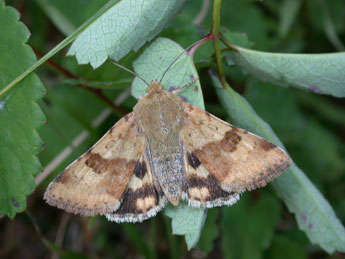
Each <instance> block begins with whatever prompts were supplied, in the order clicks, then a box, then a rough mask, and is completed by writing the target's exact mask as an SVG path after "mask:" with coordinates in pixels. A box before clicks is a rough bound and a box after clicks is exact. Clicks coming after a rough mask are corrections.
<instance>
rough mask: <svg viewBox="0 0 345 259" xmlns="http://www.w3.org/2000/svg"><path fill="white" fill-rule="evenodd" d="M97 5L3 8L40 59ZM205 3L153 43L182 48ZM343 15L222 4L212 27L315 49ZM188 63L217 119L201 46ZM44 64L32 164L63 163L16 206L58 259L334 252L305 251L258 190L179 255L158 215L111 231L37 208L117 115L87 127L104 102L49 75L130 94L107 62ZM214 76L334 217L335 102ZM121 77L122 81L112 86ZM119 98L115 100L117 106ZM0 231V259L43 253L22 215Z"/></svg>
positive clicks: (342, 6) (205, 25)
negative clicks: (261, 124)
mask: <svg viewBox="0 0 345 259" xmlns="http://www.w3.org/2000/svg"><path fill="white" fill-rule="evenodd" d="M96 2H97V3H96ZM105 2H106V1H105V0H103V1H91V0H83V1H81V0H78V1H67V0H59V1H57V0H35V1H24V0H12V1H6V4H7V5H11V6H14V7H15V8H17V9H18V10H19V11H20V12H21V14H22V21H23V22H24V23H25V24H26V25H27V27H28V28H29V29H30V31H31V33H32V36H31V37H30V40H29V44H30V45H31V47H32V48H33V49H34V50H36V51H38V52H41V53H46V52H47V51H48V50H49V49H50V48H51V46H55V45H56V44H57V43H58V42H60V41H61V40H62V39H64V37H65V36H66V34H68V33H71V28H77V27H78V26H79V25H80V24H81V23H82V22H83V21H85V20H86V19H87V18H89V17H90V16H91V15H92V14H93V13H95V12H96V11H97V10H98V9H99V8H100V7H101V6H102V5H103V4H104V3H105ZM205 2H208V1H189V2H188V3H187V5H186V6H185V8H184V9H183V10H182V12H181V13H180V15H179V16H177V17H176V19H175V20H174V21H173V23H172V24H171V25H170V26H169V27H168V28H166V29H165V30H163V31H162V33H161V34H160V36H165V37H169V38H172V39H173V40H174V41H176V42H178V43H179V44H181V45H182V46H184V47H187V46H189V45H190V44H191V43H193V42H195V41H197V40H198V39H200V38H201V37H203V36H204V35H205V33H207V32H209V30H210V28H211V22H212V21H211V18H212V7H211V1H210V3H209V7H208V9H207V10H206V12H205V16H204V17H203V19H202V21H201V22H199V23H198V24H194V23H193V21H194V22H196V20H195V19H196V17H198V14H200V12H202V11H201V10H202V5H203V3H205ZM51 10H53V12H52V11H51ZM56 15H57V16H56ZM59 19H61V22H60V20H59ZM344 20H345V2H344V1H343V0H331V1H325V0H304V1H302V0H293V1H291V0H265V1H255V0H241V1H239V0H224V1H223V4H222V17H221V24H222V26H224V27H226V28H227V29H229V30H231V31H236V32H239V33H244V34H246V35H247V36H248V38H249V40H250V41H251V42H253V43H254V46H253V48H254V49H257V50H264V51H272V52H282V53H291V52H294V53H326V52H336V51H341V50H343V45H342V44H341V42H342V41H343V42H344V40H345V24H344ZM62 21H63V22H62ZM140 52H141V50H139V53H140ZM139 53H134V52H131V53H130V54H129V55H127V56H126V57H125V58H124V59H122V60H121V62H120V63H121V64H122V65H124V66H126V67H127V68H131V64H132V62H133V61H134V59H135V58H136V57H137V56H138V55H139ZM194 60H195V63H196V66H197V68H198V72H199V76H200V81H201V85H202V87H203V93H204V99H205V106H206V109H207V110H208V111H210V112H212V113H214V114H215V115H217V116H218V117H220V118H223V119H226V113H225V111H224V109H223V107H222V106H221V105H220V104H219V101H218V100H217V96H216V94H215V91H214V89H213V88H212V87H211V82H210V78H209V76H208V73H206V72H207V70H208V69H209V68H210V67H214V68H215V61H214V56H213V48H212V45H211V44H206V45H204V46H202V47H201V48H200V49H199V50H198V51H197V52H196V54H195V57H194ZM53 61H54V63H56V64H58V66H54V65H52V63H50V64H49V63H48V64H47V66H45V67H41V68H40V69H39V70H38V71H37V73H38V74H39V76H40V78H41V79H42V81H44V82H45V85H46V87H47V89H48V95H47V96H46V97H45V98H44V99H43V100H42V101H41V103H40V105H41V108H42V110H43V111H44V113H45V115H46V117H47V121H48V124H47V125H46V126H45V127H43V128H42V129H41V130H40V135H41V137H42V139H43V140H44V142H45V143H46V151H45V152H42V153H41V154H40V156H39V157H40V160H41V163H42V164H43V166H44V167H47V165H51V162H52V161H53V160H54V159H55V158H56V157H57V156H59V155H61V154H62V153H63V151H65V156H62V157H61V159H60V160H59V161H58V162H59V163H58V165H57V166H56V167H54V170H53V173H52V174H51V176H50V177H49V178H48V179H46V180H45V181H44V182H43V184H41V186H39V188H38V189H37V191H36V192H35V193H34V194H33V195H31V196H30V197H29V199H28V210H29V211H31V212H32V214H33V217H34V218H36V221H37V222H38V223H35V227H38V228H39V229H41V232H42V235H43V236H45V237H46V238H48V239H49V240H52V241H55V243H56V245H57V246H59V247H62V248H63V249H64V252H61V251H60V252H58V253H59V255H60V256H61V258H85V257H90V258H95V257H97V258H137V257H138V256H142V257H146V258H161V257H169V258H212V257H213V258H250V259H251V258H343V257H344V254H341V253H335V254H333V255H328V254H327V253H325V252H324V251H322V250H321V249H320V248H319V247H317V246H313V245H310V243H309V241H308V239H307V237H306V236H305V234H304V233H303V232H302V231H300V230H298V227H297V224H296V222H295V219H294V217H293V215H291V214H290V213H289V212H288V211H287V209H286V207H285V206H284V204H283V203H282V202H281V201H280V200H279V198H277V196H276V194H275V192H274V191H272V189H271V188H270V187H266V188H264V189H260V190H258V191H253V192H250V193H246V194H244V195H242V198H241V200H240V201H239V202H238V203H237V204H235V205H234V206H232V207H224V208H215V209H210V210H209V212H208V214H209V215H208V217H207V219H206V221H205V225H204V228H203V231H202V233H201V237H200V241H199V243H198V246H197V247H196V248H195V249H192V250H191V251H189V252H187V247H186V244H185V242H184V240H183V238H182V237H179V236H172V235H171V226H170V220H169V219H168V218H167V217H165V216H164V215H163V213H160V214H159V215H158V216H157V217H155V218H153V219H151V220H148V221H146V222H144V223H142V224H136V225H131V224H114V223H110V222H107V221H106V220H105V219H104V218H103V217H96V218H91V219H88V218H81V217H76V216H66V214H65V213H64V212H62V211H60V210H59V211H57V210H56V209H55V208H50V207H48V206H47V205H45V204H44V202H43V201H42V193H43V191H44V189H45V187H46V184H47V183H48V181H49V180H51V179H52V177H54V176H56V175H57V173H59V172H60V171H61V170H62V169H63V168H64V167H65V166H67V165H68V164H69V163H70V162H71V161H73V160H74V159H75V158H77V157H78V156H79V155H80V154H81V153H82V152H83V151H85V150H86V149H87V147H89V146H90V145H91V144H92V143H94V142H95V141H96V140H97V139H98V138H99V137H101V136H102V135H103V134H104V133H105V131H106V130H107V129H108V128H110V127H111V126H112V125H113V123H114V121H116V120H117V119H118V118H119V116H120V114H119V113H116V112H114V113H109V114H110V115H109V116H108V117H106V118H104V120H103V121H101V123H98V124H97V123H96V122H97V119H99V115H100V114H102V112H103V111H104V110H105V109H107V105H106V104H105V103H104V101H102V100H100V99H99V98H98V97H97V96H95V95H93V94H91V93H90V92H89V91H87V90H85V89H83V88H78V87H76V85H75V84H73V83H72V82H71V81H66V79H68V77H66V74H65V73H64V72H63V71H62V70H61V68H63V69H65V70H67V71H69V72H70V73H73V74H75V75H78V77H80V78H83V79H85V80H88V81H90V82H92V81H93V82H95V81H96V82H113V83H111V84H110V85H111V88H109V89H105V88H106V87H103V88H102V90H103V92H104V93H105V95H106V96H107V97H108V98H110V99H117V100H118V101H119V106H120V108H121V109H123V110H125V111H130V110H131V108H132V106H133V105H134V104H135V99H134V98H133V97H130V96H128V93H127V94H126V89H127V88H128V87H129V86H130V83H129V82H128V81H126V80H127V79H128V78H129V77H130V75H128V74H127V72H124V71H122V70H121V69H119V68H116V67H114V66H113V65H112V64H111V63H110V62H106V63H105V64H103V65H102V66H101V67H99V68H97V69H96V70H92V68H91V67H90V66H89V65H83V66H80V65H78V64H77V62H76V60H75V58H74V57H66V56H65V53H59V54H58V55H56V56H54V58H53ZM226 77H227V80H228V82H230V84H231V86H232V87H233V88H234V89H235V90H236V91H237V92H239V93H241V94H243V95H244V96H245V97H246V99H247V100H248V101H249V103H250V104H251V105H252V106H253V108H254V109H255V110H256V112H257V113H258V114H259V115H260V116H261V117H262V118H263V119H264V120H265V121H267V122H268V123H269V124H270V126H271V127H272V128H273V130H274V131H275V132H276V134H277V135H278V136H279V138H280V139H281V140H282V141H283V142H284V144H285V146H286V147H287V149H288V151H289V153H290V155H291V156H292V158H293V160H294V161H295V162H296V163H297V164H298V165H299V167H300V168H301V169H302V170H303V171H304V172H305V173H306V174H307V175H308V177H309V178H310V179H311V181H312V182H313V183H314V184H315V185H316V186H317V187H318V189H319V190H320V191H321V192H322V193H323V194H324V196H325V197H326V198H327V199H328V200H329V202H330V203H331V205H332V206H333V208H334V210H335V211H336V213H337V215H338V217H339V218H340V220H341V221H342V222H344V221H345V199H344V198H345V160H344V157H345V145H344V139H345V109H344V107H345V102H344V101H343V100H341V99H335V98H334V97H329V96H320V95H316V94H314V93H310V92H305V91H300V90H297V89H294V88H283V87H278V86H275V85H272V84H269V83H265V82H261V81H258V80H257V79H253V78H252V77H250V76H248V75H245V74H243V73H242V72H241V71H240V70H239V69H237V68H233V67H231V68H230V67H226ZM122 79H123V80H125V81H126V82H125V83H121V84H117V83H116V82H118V81H119V80H122ZM105 85H106V84H105ZM119 96H122V99H121V100H120V98H119ZM95 121H96V122H95ZM96 124H97V125H96ZM82 132H85V133H86V135H87V137H86V138H85V140H84V141H82V142H81V143H80V144H78V143H79V142H78V141H76V139H77V138H78V137H79V138H80V134H81V133H82ZM84 135H85V134H84ZM77 142H78V143H77ZM77 144H78V145H77ZM66 150H68V151H69V152H67V153H66ZM57 213H58V214H57ZM0 229H1V232H2V233H3V235H2V236H1V237H0V257H1V258H22V257H23V256H24V257H25V256H27V255H28V254H30V257H31V258H46V257H50V256H51V252H52V251H54V250H53V249H51V247H50V249H51V250H49V249H47V247H45V246H44V244H43V243H42V242H41V241H42V239H41V238H40V237H39V236H38V235H37V234H36V233H34V228H33V225H32V223H31V222H30V221H29V220H28V218H27V217H26V216H25V215H19V216H17V217H16V218H15V220H12V221H10V220H8V219H4V218H3V219H0ZM48 248H49V246H48ZM72 251H73V252H72ZM55 252H56V251H55Z"/></svg>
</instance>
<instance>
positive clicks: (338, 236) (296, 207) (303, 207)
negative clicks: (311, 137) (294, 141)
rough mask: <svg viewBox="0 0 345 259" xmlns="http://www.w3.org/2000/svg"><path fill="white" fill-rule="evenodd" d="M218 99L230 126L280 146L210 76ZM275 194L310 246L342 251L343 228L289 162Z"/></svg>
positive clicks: (238, 98)
mask: <svg viewBox="0 0 345 259" xmlns="http://www.w3.org/2000/svg"><path fill="white" fill-rule="evenodd" d="M211 76H212V80H213V83H214V85H215V87H216V91H217V94H218V97H219V99H220V101H221V103H222V105H223V106H224V107H225V109H226V111H227V112H228V114H229V115H230V116H231V118H232V119H233V121H234V123H235V124H236V125H237V126H239V127H242V128H245V129H247V130H249V131H251V132H253V133H255V134H258V135H260V136H262V137H264V138H266V139H268V140H270V141H271V142H273V143H275V144H276V145H278V146H280V147H282V148H284V147H283V144H282V143H281V142H280V140H279V139H278V137H277V136H276V135H275V134H274V132H273V131H272V129H271V127H270V126H269V125H268V124H267V123H266V122H264V121H263V120H262V119H261V118H260V117H259V116H258V115H257V114H256V112H255V111H254V110H253V109H252V107H251V106H250V105H249V104H248V102H247V101H246V100H245V99H244V98H243V97H242V96H240V95H239V94H237V93H236V92H234V90H232V89H231V88H230V87H229V86H227V87H226V88H222V86H221V84H220V82H219V80H218V78H217V77H216V76H215V75H211ZM273 186H274V187H275V189H276V191H277V192H278V194H279V195H280V196H281V197H282V199H283V200H284V202H285V204H286V206H287V207H288V209H289V210H290V211H291V212H293V213H294V214H295V217H296V220H297V223H298V225H299V227H300V229H301V230H303V231H304V232H305V233H306V234H307V236H308V238H309V240H310V241H311V242H312V243H313V244H318V245H319V246H321V247H322V248H323V249H324V250H326V251H327V252H328V253H332V252H334V251H342V252H343V251H345V229H344V227H343V225H342V224H341V222H340V221H339V219H338V218H337V216H336V215H335V213H334V211H333V209H332V207H331V206H330V205H329V203H328V202H327V200H326V199H325V198H324V197H323V196H322V194H321V193H320V192H319V190H318V189H316V187H315V186H314V185H313V184H312V182H311V181H310V180H309V179H308V178H307V177H306V176H305V174H304V173H303V172H302V171H301V170H300V169H299V168H298V167H297V165H296V164H295V163H292V165H291V166H290V168H289V169H287V170H286V171H285V172H284V173H283V174H282V175H281V176H279V177H277V178H276V179H275V180H274V181H273Z"/></svg>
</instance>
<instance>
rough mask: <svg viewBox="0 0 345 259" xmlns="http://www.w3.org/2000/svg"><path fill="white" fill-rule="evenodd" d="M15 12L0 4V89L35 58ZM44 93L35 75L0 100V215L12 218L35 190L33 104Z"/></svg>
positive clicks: (39, 121) (37, 146) (37, 144)
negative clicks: (27, 196)
mask: <svg viewBox="0 0 345 259" xmlns="http://www.w3.org/2000/svg"><path fill="white" fill-rule="evenodd" d="M18 19H19V14H18V12H17V11H16V10H15V9H13V8H10V7H5V4H4V1H0V31H1V40H0V90H1V89H3V88H4V87H5V86H6V85H7V84H8V83H9V82H11V81H12V80H13V79H14V78H15V77H16V76H17V75H18V74H20V73H22V72H23V71H25V70H26V69H27V68H28V67H30V66H31V65H32V64H33V63H35V61H36V58H35V54H34V52H33V51H32V50H31V49H30V47H29V46H28V45H26V44H25V42H26V41H27V39H28V38H29V35H30V33H29V31H28V29H27V28H26V27H25V26H24V24H22V23H21V22H18ZM44 93H45V89H44V87H43V85H42V83H41V82H40V81H39V79H38V77H37V76H36V75H35V74H31V75H29V76H28V77H27V78H26V79H25V80H23V81H22V82H21V83H19V85H18V87H17V88H16V89H13V90H12V91H10V92H8V93H7V95H5V96H2V97H1V98H0V143H1V145H0V190H1V195H0V214H7V215H8V216H9V217H11V218H13V217H14V216H15V214H16V213H18V212H21V211H23V210H24V209H25V207H26V197H25V196H26V195H28V194H30V193H32V191H33V190H34V189H35V183H34V176H35V175H36V174H38V173H39V172H40V171H41V170H42V169H41V164H40V162H39V160H38V158H37V157H36V154H37V153H39V152H40V151H42V148H43V143H42V141H41V139H40V137H39V135H38V133H37V131H36V129H37V128H39V127H40V126H41V125H43V123H44V121H45V118H44V115H43V113H42V111H41V110H40V108H39V106H38V105H37V103H36V101H37V100H38V99H40V98H42V96H43V95H44Z"/></svg>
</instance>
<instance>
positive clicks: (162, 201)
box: [106, 155, 168, 222]
mask: <svg viewBox="0 0 345 259" xmlns="http://www.w3.org/2000/svg"><path fill="white" fill-rule="evenodd" d="M145 157H146V156H145V155H143V156H142V157H141V159H140V161H139V162H137V164H136V167H135V170H134V174H133V175H132V177H131V180H130V182H129V184H128V186H127V189H126V191H125V192H124V193H123V195H122V196H123V198H122V201H121V205H120V207H119V209H118V210H116V211H115V212H113V213H111V214H107V215H106V217H107V219H108V220H110V221H115V222H142V221H143V220H146V219H148V218H151V217H153V216H155V215H156V214H157V213H158V212H159V211H160V210H161V209H162V208H164V206H165V205H166V204H167V202H168V200H167V199H166V197H165V196H164V194H163V192H162V191H161V190H160V189H159V190H157V189H156V188H155V183H154V179H153V177H152V172H151V169H150V164H149V162H148V161H147V159H145ZM156 186H157V184H156Z"/></svg>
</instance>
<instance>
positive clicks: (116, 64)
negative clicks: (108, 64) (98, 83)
mask: <svg viewBox="0 0 345 259" xmlns="http://www.w3.org/2000/svg"><path fill="white" fill-rule="evenodd" d="M112 63H113V64H114V65H115V66H118V67H119V68H122V69H123V70H125V71H127V72H129V73H131V74H132V75H134V76H135V77H137V78H139V79H141V80H142V81H143V82H144V83H145V84H147V85H150V84H149V83H148V82H147V81H146V80H145V79H144V78H142V77H141V76H139V75H138V74H137V73H135V72H134V71H132V70H130V69H128V68H126V67H124V66H122V65H120V64H119V63H117V62H115V61H112Z"/></svg>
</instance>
